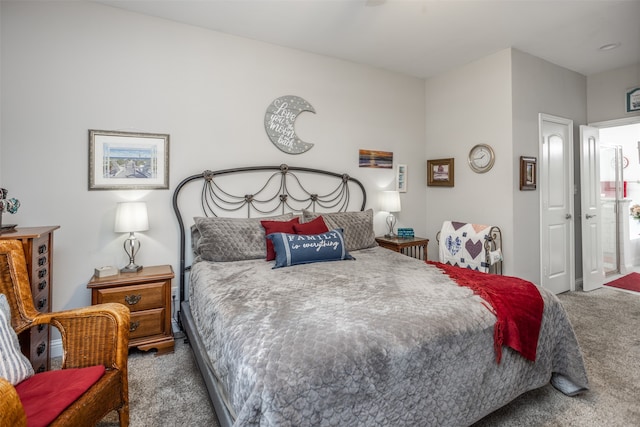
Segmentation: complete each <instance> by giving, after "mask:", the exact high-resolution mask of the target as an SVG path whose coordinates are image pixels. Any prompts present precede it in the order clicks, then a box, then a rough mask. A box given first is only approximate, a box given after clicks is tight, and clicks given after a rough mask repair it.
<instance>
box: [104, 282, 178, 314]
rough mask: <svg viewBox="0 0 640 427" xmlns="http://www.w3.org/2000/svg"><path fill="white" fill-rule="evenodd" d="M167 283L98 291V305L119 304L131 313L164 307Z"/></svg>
mask: <svg viewBox="0 0 640 427" xmlns="http://www.w3.org/2000/svg"><path fill="white" fill-rule="evenodd" d="M165 286H167V282H166V281H163V282H155V283H146V284H144V285H131V286H122V287H116V288H107V289H98V290H97V292H98V304H102V303H107V302H119V303H120V304H124V305H125V306H127V307H129V310H131V311H132V312H135V311H143V310H149V309H152V308H162V307H164V296H165V291H166V289H165Z"/></svg>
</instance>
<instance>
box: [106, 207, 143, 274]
mask: <svg viewBox="0 0 640 427" xmlns="http://www.w3.org/2000/svg"><path fill="white" fill-rule="evenodd" d="M148 229H149V216H148V215H147V204H146V202H121V203H118V207H117V209H116V223H115V227H114V231H115V232H116V233H129V237H127V239H126V240H125V241H124V251H125V252H126V253H127V255H129V265H127V266H126V267H124V268H122V269H121V270H120V271H121V272H122V273H135V272H136V271H140V270H141V269H142V266H141V265H136V262H135V256H136V254H137V253H138V251H139V250H140V240H138V239H136V235H135V232H136V231H146V230H148Z"/></svg>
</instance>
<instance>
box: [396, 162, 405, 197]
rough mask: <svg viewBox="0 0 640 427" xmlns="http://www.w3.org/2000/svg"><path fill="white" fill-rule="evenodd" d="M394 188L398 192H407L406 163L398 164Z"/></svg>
mask: <svg viewBox="0 0 640 427" xmlns="http://www.w3.org/2000/svg"><path fill="white" fill-rule="evenodd" d="M396 190H398V192H400V193H406V192H407V165H398V168H397V171H396Z"/></svg>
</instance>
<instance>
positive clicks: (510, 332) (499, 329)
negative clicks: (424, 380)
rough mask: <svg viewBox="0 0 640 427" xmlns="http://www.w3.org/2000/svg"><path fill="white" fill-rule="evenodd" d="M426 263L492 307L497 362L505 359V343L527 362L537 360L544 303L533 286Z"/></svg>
mask: <svg viewBox="0 0 640 427" xmlns="http://www.w3.org/2000/svg"><path fill="white" fill-rule="evenodd" d="M427 263H429V264H432V265H435V266H436V267H438V268H440V269H441V270H443V271H444V272H445V273H446V274H447V275H448V276H449V277H451V278H452V279H453V280H455V281H456V283H458V285H461V286H466V287H468V288H471V289H472V290H473V292H474V293H475V294H476V295H479V296H480V297H481V298H482V299H484V300H485V301H487V302H488V303H489V304H491V311H492V312H493V314H495V315H496V317H497V321H496V325H495V328H494V330H493V345H494V347H495V351H496V361H497V362H498V363H500V360H501V359H502V345H503V344H504V345H506V346H508V347H511V348H512V349H514V350H515V351H517V352H519V353H520V354H521V355H522V356H523V357H525V358H526V359H528V360H531V361H533V362H535V361H536V350H537V348H538V335H539V334H540V324H541V323H542V310H543V308H544V302H543V301H542V296H540V292H539V291H538V288H537V287H536V286H535V285H534V284H533V283H531V282H528V281H526V280H523V279H519V278H517V277H510V276H500V275H497V274H487V273H482V272H479V271H475V270H471V269H468V268H460V267H454V266H452V265H448V264H442V263H440V262H432V261H427Z"/></svg>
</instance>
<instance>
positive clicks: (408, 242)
mask: <svg viewBox="0 0 640 427" xmlns="http://www.w3.org/2000/svg"><path fill="white" fill-rule="evenodd" d="M376 242H378V244H379V245H380V246H382V247H383V248H387V249H391V250H392V251H396V252H400V253H401V254H404V255H407V256H410V257H413V258H417V259H421V260H423V261H426V260H427V245H428V244H429V239H425V238H422V237H410V238H408V239H405V238H401V237H384V236H380V237H376Z"/></svg>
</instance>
